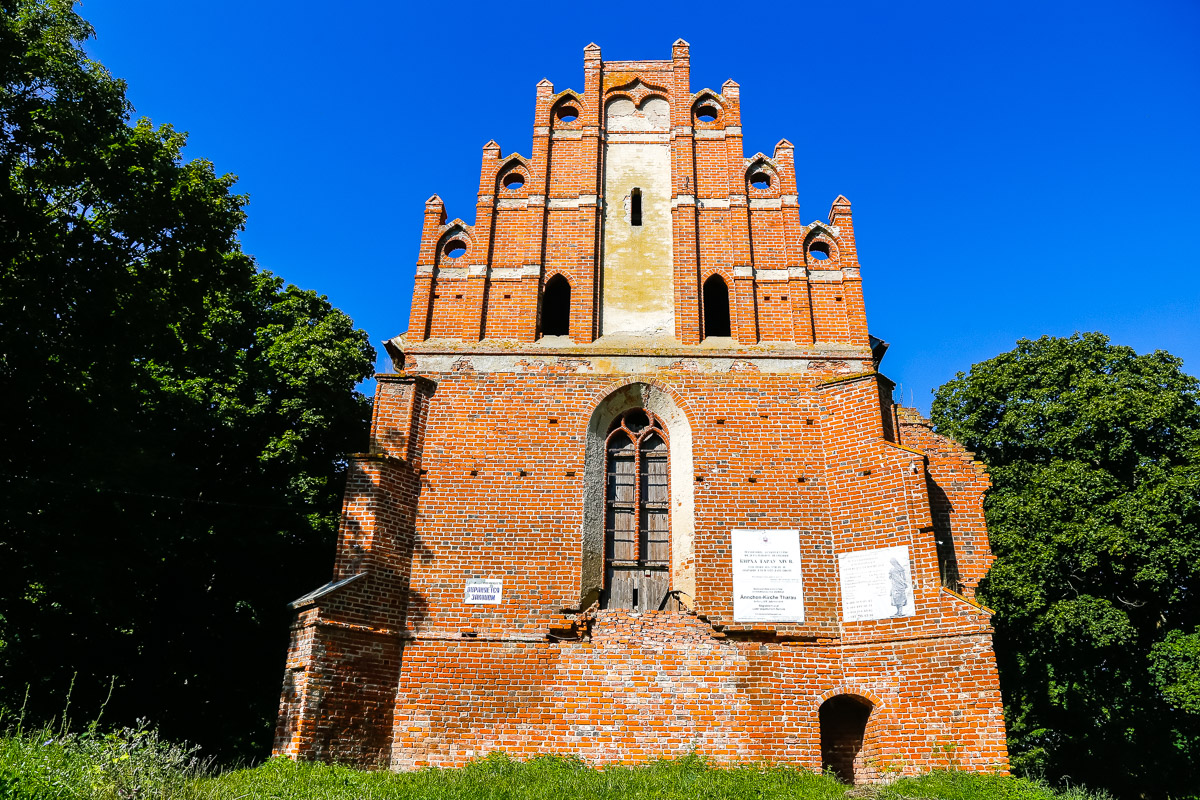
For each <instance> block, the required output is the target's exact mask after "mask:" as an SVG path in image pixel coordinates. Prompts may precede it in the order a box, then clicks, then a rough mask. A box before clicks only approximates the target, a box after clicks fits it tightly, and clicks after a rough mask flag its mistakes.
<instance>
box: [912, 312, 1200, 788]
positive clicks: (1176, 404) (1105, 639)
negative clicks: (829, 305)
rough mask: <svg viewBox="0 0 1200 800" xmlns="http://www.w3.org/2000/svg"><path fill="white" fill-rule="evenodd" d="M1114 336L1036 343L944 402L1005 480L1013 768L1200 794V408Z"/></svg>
mask: <svg viewBox="0 0 1200 800" xmlns="http://www.w3.org/2000/svg"><path fill="white" fill-rule="evenodd" d="M1181 363H1182V362H1181V361H1180V360H1179V359H1178V358H1175V357H1173V356H1171V355H1170V354H1168V353H1166V352H1163V351H1156V352H1154V353H1151V354H1149V355H1138V354H1137V353H1135V352H1134V351H1133V350H1132V349H1130V348H1128V347H1121V346H1117V345H1113V344H1110V343H1109V341H1108V339H1107V338H1106V337H1105V336H1103V335H1101V334H1099V333H1086V334H1076V335H1074V336H1071V337H1069V338H1052V337H1048V336H1046V337H1042V338H1041V339H1038V340H1036V341H1028V340H1022V341H1020V342H1018V343H1017V347H1016V349H1015V350H1013V351H1011V352H1009V353H1004V354H1002V355H999V356H996V357H995V358H992V359H989V360H988V361H984V362H982V363H979V364H976V365H974V366H973V367H972V368H971V370H970V372H968V373H966V374H963V373H959V374H958V376H957V377H956V378H955V379H954V380H952V381H950V382H949V383H947V384H945V385H944V386H942V387H941V388H940V389H938V390H937V392H936V396H935V399H934V402H933V414H932V417H933V422H934V424H935V425H936V427H937V429H938V430H939V431H940V432H942V433H945V434H948V435H950V436H953V437H955V438H956V439H958V440H959V441H961V442H963V444H965V445H966V446H967V447H968V448H970V449H972V450H974V451H975V452H976V454H977V455H978V456H979V458H980V459H982V460H983V461H984V462H985V463H986V464H988V466H989V468H990V472H991V476H992V484H993V486H992V489H991V491H990V492H989V494H988V497H987V502H986V512H987V520H988V529H989V531H990V534H991V541H992V548H993V550H994V551H995V554H996V557H997V558H996V562H995V564H994V565H993V566H992V569H991V572H990V573H989V575H988V577H987V579H986V581H985V582H984V584H983V585H982V587H981V595H982V596H983V598H984V600H985V602H987V603H988V604H989V605H991V606H992V607H993V608H994V609H995V610H996V618H995V626H996V639H995V642H996V653H997V658H998V661H999V666H1000V677H1001V687H1002V689H1003V693H1004V700H1005V709H1006V716H1007V720H1008V726H1009V737H1010V739H1009V745H1010V749H1011V751H1012V756H1013V762H1014V765H1015V766H1016V767H1017V768H1018V769H1021V770H1024V771H1026V772H1040V771H1044V772H1045V773H1046V775H1047V776H1048V777H1052V778H1059V779H1069V780H1071V781H1073V782H1076V783H1078V782H1085V783H1087V784H1089V785H1092V786H1096V787H1103V788H1108V789H1110V790H1113V791H1115V792H1116V793H1117V794H1119V795H1120V796H1122V797H1126V796H1128V797H1136V796H1139V795H1143V794H1145V795H1146V796H1160V797H1161V796H1166V795H1167V794H1173V796H1176V797H1178V796H1180V793H1184V792H1194V791H1196V788H1197V787H1198V786H1200V768H1198V766H1197V765H1198V764H1200V686H1198V683H1200V674H1198V673H1200V665H1198V664H1197V660H1196V659H1197V656H1198V655H1200V646H1198V644H1197V642H1198V641H1200V631H1197V625H1198V624H1200V597H1197V589H1200V394H1198V383H1197V381H1196V379H1195V378H1193V377H1191V376H1189V375H1187V374H1185V373H1184V372H1183V371H1182V370H1181Z"/></svg>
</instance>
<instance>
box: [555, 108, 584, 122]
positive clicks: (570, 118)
mask: <svg viewBox="0 0 1200 800" xmlns="http://www.w3.org/2000/svg"><path fill="white" fill-rule="evenodd" d="M555 116H557V117H558V119H559V122H574V121H575V120H577V119H579V109H577V108H575V107H574V106H562V107H561V108H559V109H558V111H557V112H556V113H555Z"/></svg>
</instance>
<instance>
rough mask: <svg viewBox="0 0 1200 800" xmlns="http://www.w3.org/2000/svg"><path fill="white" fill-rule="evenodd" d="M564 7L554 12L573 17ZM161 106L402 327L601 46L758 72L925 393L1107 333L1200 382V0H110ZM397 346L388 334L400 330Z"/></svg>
mask: <svg viewBox="0 0 1200 800" xmlns="http://www.w3.org/2000/svg"><path fill="white" fill-rule="evenodd" d="M546 9H553V11H552V12H549V11H547V10H546ZM80 10H81V12H82V13H83V15H84V16H85V17H86V18H88V19H89V20H91V21H92V22H93V23H94V24H95V26H96V29H97V33H98V38H97V39H96V40H94V41H93V42H92V43H91V44H90V45H89V50H90V52H92V53H93V54H94V56H95V57H97V58H98V59H99V60H100V61H102V62H103V63H104V64H105V65H106V66H107V67H108V68H109V69H110V70H112V72H113V73H114V74H115V75H117V76H118V77H122V78H124V79H126V80H127V81H128V82H129V95H130V98H131V99H132V101H133V103H134V105H135V106H136V109H137V113H138V114H139V115H145V116H149V117H150V118H152V119H153V120H154V121H156V122H170V123H171V124H173V125H174V126H175V127H176V128H178V129H181V130H186V131H189V132H190V133H191V138H190V144H189V147H188V154H189V157H193V158H195V157H203V158H207V159H210V160H212V161H213V162H214V163H215V164H216V168H217V170H218V171H219V172H232V173H235V174H236V175H238V176H239V177H240V181H239V183H238V188H239V190H240V191H243V192H247V193H249V194H250V198H251V202H250V206H249V214H250V218H249V223H248V225H247V228H246V231H245V233H244V235H243V237H242V242H243V246H244V248H245V249H246V250H247V252H249V253H252V254H254V255H255V256H256V257H257V258H258V261H259V264H260V265H262V266H263V267H265V268H267V269H270V270H272V271H274V272H276V273H278V274H280V275H282V276H283V277H284V278H285V279H287V280H288V281H290V282H292V283H295V284H297V285H299V286H302V287H304V288H309V289H316V290H317V291H319V292H321V293H323V294H326V295H328V296H329V298H330V299H331V300H332V301H333V303H334V304H335V305H337V306H339V307H340V308H342V309H343V310H345V311H346V312H348V313H349V314H350V315H351V316H352V317H353V318H354V320H355V322H356V323H357V324H358V325H359V326H361V327H363V328H365V329H366V330H367V331H368V332H369V333H370V335H371V338H372V340H373V341H374V342H375V343H376V344H377V345H378V342H379V341H380V340H383V339H386V338H389V337H391V336H394V335H395V334H397V333H399V332H401V331H403V330H404V329H405V328H406V327H407V320H408V308H409V301H410V298H411V293H412V278H413V271H414V262H415V260H416V255H417V245H418V236H419V232H420V225H421V213H422V206H423V203H424V201H425V199H426V198H427V197H429V195H431V194H434V193H435V192H436V193H437V194H440V195H441V196H442V198H443V199H445V200H446V203H447V211H448V213H449V215H450V216H451V217H455V216H460V217H463V218H464V219H466V220H467V221H468V222H470V221H472V220H473V217H474V204H475V190H476V184H477V181H478V174H479V163H480V155H481V148H482V146H483V144H484V143H485V142H486V141H488V140H489V139H495V140H496V141H498V142H499V143H500V145H501V147H502V149H503V151H504V152H505V153H509V152H513V151H517V152H521V153H524V154H526V155H528V154H529V150H530V139H531V135H532V125H533V98H534V85H535V84H536V83H537V81H539V80H540V79H541V78H543V77H547V78H549V79H550V80H551V81H553V82H554V84H555V87H556V88H557V89H560V90H561V89H564V88H568V87H571V88H575V89H582V88H583V47H584V46H585V45H586V44H588V43H589V42H592V41H594V42H596V43H597V44H599V45H600V46H601V48H602V49H603V55H604V57H605V58H607V59H658V58H669V57H670V45H671V42H672V41H674V40H675V39H676V38H678V37H683V38H684V39H686V40H688V41H689V42H690V43H691V46H692V49H691V54H692V85H693V88H694V89H699V88H702V87H704V86H708V87H712V88H714V89H719V87H720V85H721V83H723V82H724V81H725V80H726V79H727V78H733V79H734V80H736V81H738V82H739V83H740V84H741V86H742V109H743V124H744V131H745V143H746V148H747V154H748V155H749V154H752V153H753V152H755V151H758V150H762V151H764V152H768V153H769V152H770V151H771V150H772V148H773V147H774V144H775V142H777V141H779V140H780V139H782V138H785V137H786V138H787V139H790V140H791V141H792V142H794V143H795V144H796V159H797V163H798V170H799V173H800V174H799V176H798V178H799V187H800V212H801V217H802V218H803V221H804V222H806V223H807V222H811V221H812V220H814V219H824V218H825V214H826V213H827V212H828V209H829V204H830V202H831V201H832V200H833V198H834V197H836V196H837V195H838V194H845V195H846V196H847V197H848V198H850V200H851V202H852V203H853V205H854V217H855V226H856V229H857V232H858V241H859V250H860V256H861V259H862V264H863V277H864V287H865V292H866V298H867V314H868V320H869V322H870V328H871V331H872V333H874V334H875V335H876V336H880V337H881V338H883V339H885V340H887V341H889V342H891V344H892V348H891V350H890V351H889V353H888V356H887V359H886V360H885V361H884V364H883V370H884V372H885V373H887V374H888V375H889V376H890V377H892V378H893V379H894V380H896V381H897V382H899V383H901V384H902V385H903V392H904V400H905V402H906V403H908V402H909V401H910V399H911V400H912V401H914V404H915V405H916V406H917V407H919V408H921V409H923V410H926V411H927V410H928V407H929V401H930V390H931V389H933V388H935V387H937V386H938V385H939V384H941V383H943V382H944V381H946V380H947V379H949V378H951V377H952V376H953V375H954V373H955V372H957V371H959V370H965V369H967V368H968V367H970V365H971V364H972V363H975V362H977V361H980V360H983V359H985V358H989V357H991V356H993V355H995V354H997V353H1000V352H1002V351H1005V350H1008V349H1011V348H1012V347H1013V345H1014V342H1015V341H1016V340H1017V339H1018V338H1021V337H1031V338H1032V337H1037V336H1040V335H1042V334H1047V333H1048V334H1053V335H1067V334H1070V333H1071V332H1072V331H1075V330H1099V331H1103V332H1104V333H1106V334H1108V335H1109V336H1110V337H1111V338H1112V339H1113V341H1115V342H1118V343H1122V344H1128V345H1130V346H1132V347H1134V348H1135V349H1137V350H1138V351H1139V352H1147V351H1150V350H1154V349H1158V348H1161V349H1165V350H1169V351H1170V352H1172V353H1174V354H1176V355H1178V356H1181V357H1183V358H1184V359H1185V368H1186V369H1187V370H1188V371H1189V372H1191V373H1192V374H1197V373H1200V343H1198V340H1200V4H1197V3H1195V2H1182V1H1181V2H1158V1H1157V0H1143V2H1139V3H1111V2H1095V1H1093V2H1086V3H1084V2H1078V3H1052V2H1008V3H995V4H977V3H962V2H956V3H938V4H934V3H927V4H922V3H897V2H878V3H843V2H837V3H832V2H828V3H820V4H816V3H803V2H800V3H772V4H760V5H753V4H746V3H736V2H735V3H722V4H712V5H706V4H704V3H700V2H694V3H680V4H675V5H672V4H665V3H664V4H655V3H644V2H643V3H612V2H609V3H585V2H579V3H546V4H540V3H539V4H516V3H509V4H504V3H496V2H490V3H481V4H478V5H472V4H471V3H464V2H459V3H445V2H443V3H420V4H406V3H403V2H402V3H392V2H375V3H345V4H343V3H329V2H322V3H316V2H309V1H308V0H289V1H288V2H280V1H278V0H239V2H229V1H228V0H203V2H198V1H197V2H194V1H193V0H173V2H162V0H86V2H84V3H83V4H82V5H81V7H80ZM380 353H381V357H382V348H380Z"/></svg>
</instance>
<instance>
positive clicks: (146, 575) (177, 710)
mask: <svg viewBox="0 0 1200 800" xmlns="http://www.w3.org/2000/svg"><path fill="white" fill-rule="evenodd" d="M0 11H2V13H0V172H2V175H0V572H2V577H0V643H3V644H2V645H0V708H2V707H3V706H5V705H7V706H8V707H9V709H10V710H11V709H12V708H14V707H15V706H16V705H18V704H19V703H20V702H21V701H22V696H23V695H24V693H25V690H26V686H27V685H28V686H29V687H30V698H31V708H30V709H29V711H30V712H32V713H34V714H42V715H49V714H52V713H54V712H57V711H61V710H62V708H63V703H64V702H65V700H64V691H65V690H66V688H67V687H68V686H69V685H70V683H71V681H72V676H73V675H77V678H76V680H75V689H74V696H73V699H72V709H77V710H79V713H80V714H83V715H94V714H96V713H97V710H98V708H99V706H100V703H101V702H102V701H103V699H104V696H105V693H106V692H107V688H108V684H109V676H115V678H116V683H117V686H116V688H115V690H114V694H113V697H112V700H111V701H110V702H109V705H108V706H107V708H106V710H105V715H106V718H107V719H110V720H112V721H114V722H115V721H128V720H132V719H133V718H135V717H147V718H150V719H151V720H153V721H154V722H155V723H157V724H160V725H161V726H162V727H163V728H164V731H165V733H167V734H168V735H171V736H175V737H179V738H187V739H190V740H192V741H198V742H199V743H201V744H203V745H205V746H206V747H208V748H209V750H210V752H212V751H213V750H215V751H216V752H218V753H223V754H238V755H252V756H260V755H262V754H263V753H264V752H265V751H266V749H267V748H268V746H269V743H270V734H271V728H272V723H273V718H274V714H275V710H276V703H277V702H278V696H279V694H278V691H279V685H280V680H281V675H282V667H283V656H284V653H285V648H286V642H287V620H288V611H287V609H286V607H285V604H286V602H287V601H288V600H290V599H292V598H294V597H296V596H298V595H299V594H302V593H303V592H304V591H306V590H308V589H310V588H311V587H312V586H313V585H314V584H315V583H318V582H320V581H321V580H324V579H325V578H326V577H327V569H328V564H329V556H330V549H331V546H332V539H333V536H334V531H335V525H336V519H337V512H338V509H339V505H340V498H341V491H342V485H343V482H344V468H345V464H344V459H343V454H344V453H345V452H346V451H348V450H353V449H357V448H361V446H362V444H363V442H364V441H365V438H366V426H367V424H368V418H369V403H368V401H367V399H366V398H365V397H363V396H362V395H361V394H360V393H358V392H357V391H355V389H354V387H355V384H356V383H357V382H358V381H359V380H361V379H362V378H364V377H366V376H367V375H369V374H370V371H371V368H372V364H373V361H374V350H373V349H372V348H371V346H370V344H369V343H368V340H367V337H366V334H365V333H364V332H363V331H360V330H355V329H354V327H353V324H352V322H351V320H350V319H349V318H348V317H347V316H346V315H345V314H343V313H341V312H340V311H338V310H336V309H334V308H333V307H331V305H330V303H329V302H328V300H327V299H326V298H325V297H322V296H318V295H316V294H315V293H313V292H311V291H302V290H300V289H297V288H296V287H294V286H285V285H284V283H283V281H282V280H280V279H279V278H277V277H274V276H272V275H271V274H269V273H267V272H264V271H260V270H259V269H257V267H256V265H255V263H254V261H253V259H252V258H250V257H249V256H248V255H246V254H244V253H243V252H242V251H241V249H240V246H239V244H238V239H237V234H238V231H239V230H240V229H241V228H242V225H243V221H244V206H245V204H246V197H245V196H242V195H238V194H234V193H233V192H232V191H231V188H232V186H233V184H234V181H235V178H234V177H233V176H231V175H224V176H217V175H216V174H214V172H213V168H212V165H211V164H210V163H208V162H206V161H203V160H193V161H184V159H183V157H182V154H181V153H182V149H183V146H184V144H185V137H184V135H183V134H180V133H178V132H176V131H174V130H173V129H172V128H171V127H170V126H166V125H163V126H158V127H155V126H154V125H151V124H150V122H149V121H147V120H145V119H143V120H140V121H137V122H131V108H130V105H129V103H128V101H127V100H126V98H125V85H124V84H123V83H122V82H121V81H119V80H116V79H114V78H113V77H112V76H111V75H109V73H108V72H107V71H106V70H105V69H104V68H103V67H102V66H101V65H99V64H97V63H95V62H94V61H91V60H89V59H88V58H87V56H86V55H85V53H84V51H83V49H82V43H83V42H84V41H85V40H86V39H87V38H88V37H89V36H91V35H92V29H91V27H90V26H89V25H88V24H87V23H86V22H85V21H84V20H83V19H81V18H80V17H79V16H78V15H77V14H76V13H75V11H74V8H73V4H72V3H71V2H69V0H0Z"/></svg>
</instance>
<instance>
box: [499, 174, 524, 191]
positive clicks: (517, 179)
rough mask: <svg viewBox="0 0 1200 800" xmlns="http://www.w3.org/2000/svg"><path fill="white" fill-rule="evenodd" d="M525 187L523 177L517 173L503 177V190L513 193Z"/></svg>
mask: <svg viewBox="0 0 1200 800" xmlns="http://www.w3.org/2000/svg"><path fill="white" fill-rule="evenodd" d="M524 185H525V176H524V175H522V174H521V173H519V172H510V173H509V174H507V175H505V176H504V188H505V189H507V190H508V191H510V192H515V191H517V190H518V189H520V188H521V187H522V186H524Z"/></svg>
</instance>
